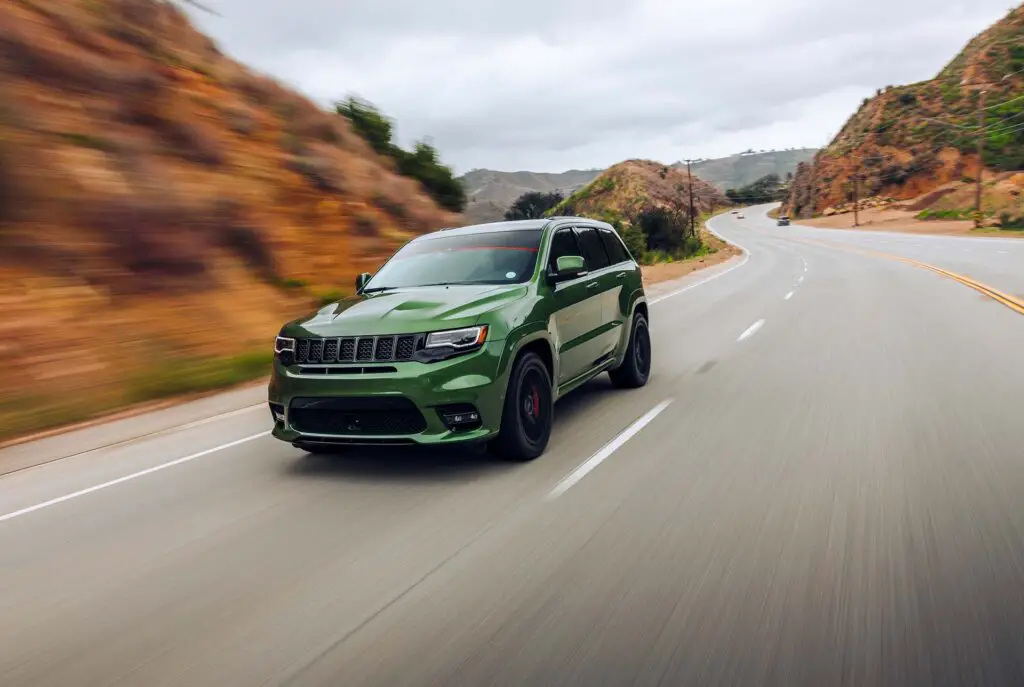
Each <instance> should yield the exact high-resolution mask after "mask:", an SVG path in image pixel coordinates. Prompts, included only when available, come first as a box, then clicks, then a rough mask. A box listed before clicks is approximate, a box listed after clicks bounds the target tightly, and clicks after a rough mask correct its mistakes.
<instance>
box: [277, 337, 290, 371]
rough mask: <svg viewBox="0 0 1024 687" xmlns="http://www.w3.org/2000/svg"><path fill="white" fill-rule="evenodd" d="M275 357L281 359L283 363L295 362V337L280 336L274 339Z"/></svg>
mask: <svg viewBox="0 0 1024 687" xmlns="http://www.w3.org/2000/svg"><path fill="white" fill-rule="evenodd" d="M274 357H276V358H277V359H278V360H280V361H281V364H282V365H292V364H294V363H295V339H291V338H289V337H287V336H279V337H277V338H276V339H274Z"/></svg>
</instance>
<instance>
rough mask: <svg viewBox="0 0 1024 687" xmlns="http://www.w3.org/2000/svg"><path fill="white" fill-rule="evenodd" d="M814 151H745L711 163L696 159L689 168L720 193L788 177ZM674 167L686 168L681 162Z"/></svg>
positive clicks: (803, 149)
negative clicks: (771, 177) (772, 177)
mask: <svg viewBox="0 0 1024 687" xmlns="http://www.w3.org/2000/svg"><path fill="white" fill-rule="evenodd" d="M817 152H818V149H817V148H796V149H793V150H769V151H763V152H757V153H755V152H753V151H748V152H746V153H739V154H738V155H730V156H729V157H723V158H718V159H714V160H699V161H698V162H695V163H694V164H693V165H692V166H691V169H692V170H693V173H694V174H696V175H698V176H700V178H701V179H703V180H705V181H707V182H708V183H709V184H711V185H712V186H714V187H716V188H717V189H718V190H720V191H726V190H728V189H730V188H740V187H741V186H748V185H750V184H752V183H754V182H755V181H757V180H758V179H760V178H762V177H764V176H767V175H768V174H777V175H778V176H779V178H781V179H785V178H786V175H787V174H795V173H796V167H797V165H799V164H800V163H801V162H808V161H810V160H813V159H814V154H815V153H817ZM673 167H679V168H685V167H686V165H685V164H684V163H682V162H677V163H675V164H674V165H673Z"/></svg>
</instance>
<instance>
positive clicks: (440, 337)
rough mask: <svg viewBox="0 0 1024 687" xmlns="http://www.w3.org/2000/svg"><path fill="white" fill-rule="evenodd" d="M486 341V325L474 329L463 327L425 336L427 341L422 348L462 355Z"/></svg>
mask: <svg viewBox="0 0 1024 687" xmlns="http://www.w3.org/2000/svg"><path fill="white" fill-rule="evenodd" d="M486 340H487V325H480V326H476V327H464V328H462V329H448V330H445V331H441V332H431V333H430V334H427V340H426V342H424V344H423V347H424V348H426V349H428V350H431V351H437V352H441V351H440V350H439V349H449V350H452V351H455V352H459V353H464V352H466V351H471V350H473V349H476V348H480V346H482V345H483V343H484V341H486Z"/></svg>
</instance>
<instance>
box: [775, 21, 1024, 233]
mask: <svg viewBox="0 0 1024 687" xmlns="http://www.w3.org/2000/svg"><path fill="white" fill-rule="evenodd" d="M1022 71H1024V6H1021V7H1018V8H1016V9H1014V10H1012V11H1011V12H1010V13H1009V14H1008V15H1007V16H1006V17H1005V18H1004V19H1003V20H1002V21H1000V22H999V23H997V24H995V25H994V26H992V27H991V28H989V29H988V30H987V31H985V32H984V33H982V34H980V35H979V36H977V37H976V38H975V39H973V40H972V41H971V42H970V43H969V44H968V45H967V47H965V48H964V50H963V51H961V53H960V54H959V55H957V57H956V58H955V59H954V60H953V61H952V62H950V63H949V65H947V66H946V67H945V68H944V69H943V70H942V71H941V72H940V73H939V74H938V76H936V77H935V78H934V79H931V80H929V81H923V82H921V83H917V84H911V85H908V86H900V87H888V88H885V89H882V90H880V91H879V92H878V93H877V94H876V96H875V97H874V98H870V99H867V100H865V101H864V103H863V104H862V105H861V107H860V109H859V110H858V111H857V112H856V113H855V114H854V115H853V116H852V117H851V118H850V119H849V121H847V123H846V125H845V126H844V127H843V129H842V130H841V131H840V132H839V134H838V135H837V136H836V137H835V139H834V140H833V141H832V142H831V143H830V144H829V146H828V147H827V148H825V149H823V150H822V151H820V152H819V153H818V154H817V155H816V156H815V158H814V160H813V161H812V162H810V163H803V164H801V165H800V166H799V167H798V169H797V173H796V174H795V176H794V181H793V184H792V186H791V194H790V198H789V200H788V202H787V209H788V211H789V212H790V213H792V214H793V215H794V216H797V217H811V216H813V215H816V214H819V213H822V212H824V211H825V210H826V209H827V208H829V207H834V206H837V205H840V204H842V203H844V202H847V201H848V200H850V199H851V198H852V196H853V193H854V181H855V178H854V175H858V176H859V178H860V195H861V197H871V196H876V197H885V198H894V199H897V200H904V199H910V198H916V197H918V196H921V195H922V194H926V193H928V192H930V191H933V190H935V189H937V188H938V187H940V186H942V185H944V184H948V183H949V182H954V181H957V180H965V181H969V180H970V178H971V177H974V176H976V175H977V173H978V169H979V160H978V156H977V153H976V150H977V148H976V146H977V135H976V132H977V127H978V124H979V121H982V119H983V121H984V126H985V127H986V129H985V131H986V134H985V146H984V165H985V167H986V168H988V169H989V170H991V171H993V172H999V171H1010V170H1014V169H1021V168H1022V167H1024V128H1022V125H1024V98H1019V96H1024V74H1022V73H1021V72H1022ZM981 90H984V91H985V94H984V98H985V102H984V103H983V104H982V103H979V97H981V96H980V91H981ZM979 105H982V106H983V107H984V109H983V110H981V115H979ZM979 116H981V119H979Z"/></svg>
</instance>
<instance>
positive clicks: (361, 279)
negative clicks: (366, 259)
mask: <svg viewBox="0 0 1024 687" xmlns="http://www.w3.org/2000/svg"><path fill="white" fill-rule="evenodd" d="M372 276H373V275H372V274H370V273H369V272H363V273H362V274H360V275H359V276H358V277H356V293H359V292H360V291H362V290H363V287H364V286H366V282H368V281H370V278H371V277H372Z"/></svg>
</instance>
